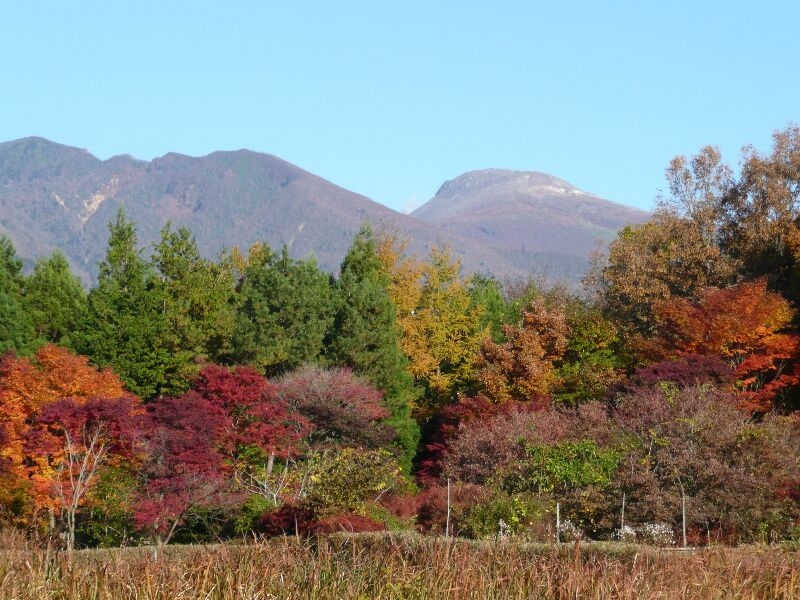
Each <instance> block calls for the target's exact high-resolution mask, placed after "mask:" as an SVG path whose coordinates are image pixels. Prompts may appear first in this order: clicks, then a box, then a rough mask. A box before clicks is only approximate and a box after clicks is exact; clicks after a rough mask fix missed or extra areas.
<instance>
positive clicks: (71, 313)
mask: <svg viewBox="0 0 800 600" xmlns="http://www.w3.org/2000/svg"><path fill="white" fill-rule="evenodd" d="M24 303H25V307H26V308H27V311H28V314H29V315H30V318H31V320H32V322H33V326H34V329H35V332H36V337H37V338H38V339H39V340H40V341H42V342H47V343H53V344H61V345H63V346H66V347H69V348H71V347H72V343H71V336H72V335H73V334H74V333H75V331H76V330H77V329H78V327H79V325H80V323H81V322H82V320H83V319H84V317H85V316H86V291H85V290H84V289H83V286H82V285H81V282H80V280H79V279H78V278H77V277H76V276H75V275H74V274H73V273H72V269H71V268H70V266H69V262H68V261H67V258H66V257H65V256H64V254H63V253H62V252H61V251H60V250H56V251H54V252H53V253H52V254H51V255H50V256H48V257H46V258H42V259H40V260H37V261H36V264H35V265H34V267H33V273H31V275H30V277H28V278H27V279H26V280H25V297H24Z"/></svg>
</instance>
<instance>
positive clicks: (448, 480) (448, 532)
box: [444, 477, 450, 538]
mask: <svg viewBox="0 0 800 600" xmlns="http://www.w3.org/2000/svg"><path fill="white" fill-rule="evenodd" d="M444 537H448V538H449V537H450V478H449V477H448V478H447V522H446V525H445V530H444Z"/></svg>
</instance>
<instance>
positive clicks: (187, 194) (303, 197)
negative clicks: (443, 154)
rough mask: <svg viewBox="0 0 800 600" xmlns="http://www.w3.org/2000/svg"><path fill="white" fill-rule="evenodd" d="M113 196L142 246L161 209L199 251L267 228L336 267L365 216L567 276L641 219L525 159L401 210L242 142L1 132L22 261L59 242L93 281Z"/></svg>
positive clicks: (249, 239) (478, 255) (492, 259)
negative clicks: (172, 145) (152, 146)
mask: <svg viewBox="0 0 800 600" xmlns="http://www.w3.org/2000/svg"><path fill="white" fill-rule="evenodd" d="M120 207H123V208H124V210H125V213H126V215H127V216H128V218H129V219H131V220H132V221H133V222H134V223H135V224H136V228H137V233H138V235H139V241H140V243H141V245H142V247H143V248H145V249H146V248H148V247H149V245H150V244H151V243H152V242H153V241H155V240H157V239H158V237H159V231H160V230H161V228H162V227H163V226H164V224H165V223H167V222H168V221H169V222H172V223H174V224H175V225H185V226H187V227H189V228H190V229H191V230H192V232H193V233H194V234H195V236H196V238H197V242H198V246H199V248H200V250H201V252H202V253H203V254H204V255H206V256H208V257H209V258H213V257H215V256H217V254H218V253H219V251H220V250H221V249H223V248H225V247H228V248H230V247H232V246H234V245H238V246H239V247H240V248H243V249H246V248H247V247H248V246H249V245H250V244H252V243H254V242H257V241H265V242H267V243H268V244H269V245H270V246H271V247H273V248H280V247H282V246H283V245H284V244H285V245H287V246H288V247H289V250H290V254H291V255H292V256H294V257H295V258H303V257H306V256H308V255H310V254H313V255H315V256H316V257H317V260H318V262H319V264H320V266H321V268H323V269H325V270H327V271H330V272H335V271H336V270H337V269H338V267H339V265H340V263H341V261H342V259H343V257H344V255H345V253H346V252H347V249H348V248H349V246H350V243H351V242H352V238H353V235H354V233H355V232H356V231H357V230H358V229H359V227H360V226H361V224H362V223H364V222H370V223H371V224H372V225H373V227H375V228H376V229H378V230H382V231H387V232H390V233H394V234H397V235H399V236H400V237H401V238H405V239H406V240H408V249H409V251H411V252H414V253H418V254H421V255H424V254H426V253H427V249H428V248H429V247H430V246H431V245H432V244H435V245H439V246H443V245H446V246H449V247H450V248H451V249H452V250H453V254H454V256H456V257H457V258H459V259H460V260H461V261H462V264H463V268H464V270H465V271H467V272H483V273H492V274H494V275H496V276H497V277H500V278H527V277H530V276H532V275H533V276H539V277H545V278H548V279H553V280H555V279H559V280H565V281H568V282H576V281H578V280H579V279H580V277H581V275H582V274H583V272H584V271H585V269H586V267H587V265H588V255H589V252H590V251H591V249H592V248H593V247H594V246H595V245H596V243H597V240H601V241H604V242H607V241H608V240H610V239H612V238H613V237H614V236H615V235H616V233H617V231H618V230H619V229H620V228H622V227H623V226H625V225H626V224H628V223H640V222H643V221H645V220H647V219H648V218H649V213H647V212H645V211H641V210H638V209H634V208H630V207H626V206H622V205H619V204H615V203H613V202H610V201H608V200H604V199H602V198H599V197H598V196H595V195H593V194H589V193H586V192H583V191H581V190H578V189H577V188H575V187H574V186H572V185H570V184H569V183H567V182H565V181H562V180H560V179H557V178H555V177H552V176H550V175H546V174H543V173H536V172H523V171H509V170H498V169H488V170H483V171H473V172H470V173H466V174H464V175H461V176H459V177H456V178H455V179H453V180H450V181H447V182H446V183H444V184H443V185H442V187H441V188H440V189H439V191H438V192H437V193H436V195H435V196H434V198H432V199H431V200H430V201H429V202H427V203H426V204H425V205H423V206H422V207H420V208H419V209H417V210H416V211H414V212H413V213H411V214H410V215H405V214H401V213H398V212H396V211H393V210H391V209H389V208H387V207H385V206H383V205H381V204H378V203H377V202H374V201H372V200H370V199H369V198H366V197H364V196H361V195H359V194H356V193H354V192H351V191H348V190H346V189H343V188H341V187H339V186H336V185H335V184H333V183H331V182H329V181H326V180H324V179H322V178H320V177H317V176H316V175H313V174H311V173H309V172H307V171H304V170H303V169H301V168H299V167H296V166H295V165H292V164H290V163H288V162H286V161H284V160H281V159H280V158H277V157H275V156H271V155H269V154H261V153H256V152H251V151H249V150H239V151H233V152H214V153H212V154H209V155H207V156H202V157H190V156H185V155H182V154H175V153H169V154H166V155H164V156H162V157H160V158H156V159H153V160H151V161H142V160H137V159H135V158H132V157H131V156H128V155H122V156H115V157H112V158H110V159H108V160H100V159H98V158H97V157H95V156H93V155H92V154H90V153H89V152H87V151H86V150H81V149H78V148H74V147H71V146H65V145H62V144H57V143H54V142H51V141H48V140H46V139H43V138H37V137H30V138H24V139H20V140H15V141H11V142H6V143H2V144H0V232H5V233H7V234H8V235H9V237H10V238H11V240H12V241H13V242H14V244H15V246H16V248H17V253H18V255H19V256H20V257H21V258H22V259H23V260H24V262H25V263H26V266H28V267H30V265H31V264H32V263H33V261H35V259H36V258H38V257H41V256H45V255H47V254H49V253H50V252H52V251H53V250H54V249H56V248H60V249H61V250H62V251H63V252H64V253H65V254H66V256H67V258H68V259H69V260H70V263H71V264H72V267H73V269H74V270H75V272H76V274H78V275H79V276H80V277H81V279H82V280H83V281H84V282H85V283H87V284H90V283H91V282H92V281H93V279H94V278H95V277H96V274H97V265H98V263H99V261H101V260H102V258H103V257H104V255H105V251H106V244H107V240H108V228H107V226H108V223H109V222H110V221H111V220H113V219H114V217H115V215H116V213H117V211H118V209H119V208H120ZM145 252H146V253H147V250H145Z"/></svg>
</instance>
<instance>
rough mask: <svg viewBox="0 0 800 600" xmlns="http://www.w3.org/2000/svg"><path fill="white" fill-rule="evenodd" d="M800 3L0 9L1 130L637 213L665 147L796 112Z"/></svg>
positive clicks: (742, 133) (165, 1) (735, 150)
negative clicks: (553, 197) (520, 180)
mask: <svg viewBox="0 0 800 600" xmlns="http://www.w3.org/2000/svg"><path fill="white" fill-rule="evenodd" d="M799 7H800V3H797V2H794V1H791V0H786V1H770V0H762V2H759V3H755V2H738V1H735V0H729V1H726V2H724V1H715V0H710V1H702V0H695V1H694V2H688V1H683V0H676V1H672V2H647V1H645V0H639V1H637V2H628V1H619V2H613V1H609V2H590V1H586V2H565V1H562V2H552V1H551V2H536V1H533V0H529V1H527V2H503V1H501V0H500V1H496V2H471V1H468V0H462V1H459V2H449V1H433V0H430V1H428V2H414V1H410V0H407V1H405V2H390V1H386V2H379V1H377V0H375V1H373V2H350V1H347V0H338V1H337V2H303V1H295V2H280V3H277V2H267V1H262V2H255V1H253V2H243V1H240V2H236V1H234V0H229V1H228V2H221V1H220V2H204V1H200V0H194V1H191V2H188V1H181V0H161V1H158V2H152V1H149V0H148V1H141V0H140V1H137V2H120V1H113V0H106V1H104V2H94V1H77V2H62V1H56V0H53V1H49V2H45V1H41V0H27V1H26V2H13V3H7V5H6V6H4V8H3V11H2V19H0V56H1V57H2V58H0V61H1V62H0V66H1V67H2V68H1V69H0V81H2V88H1V93H0V110H1V111H2V113H1V114H2V118H0V141H8V140H12V139H17V138H20V137H25V136H29V135H39V136H43V137H46V138H48V139H51V140H53V141H56V142H60V143H63V144H68V145H72V146H78V147H81V148H86V149H87V150H89V151H90V152H92V153H93V154H95V155H96V156H99V157H100V158H104V159H105V158H108V157H110V156H112V155H115V154H123V153H124V154H131V155H133V156H135V157H137V158H141V159H148V160H149V159H151V158H154V157H157V156H161V155H163V154H165V153H167V152H170V151H175V152H182V153H185V154H190V155H194V156H199V155H203V154H207V153H209V152H212V151H214V150H235V149H239V148H249V149H252V150H257V151H261V152H268V153H271V154H274V155H277V156H279V157H281V158H284V159H286V160H288V161H290V162H292V163H294V164H296V165H298V166H300V167H302V168H304V169H306V170H308V171H311V172H313V173H315V174H317V175H320V176H322V177H325V178H326V179H329V180H331V181H333V182H334V183H336V184H338V185H341V186H343V187H345V188H348V189H351V190H353V191H355V192H359V193H361V194H364V195H366V196H369V197H370V198H372V199H374V200H376V201H378V202H381V203H383V204H386V205H389V206H391V207H392V208H395V209H397V210H405V209H408V208H410V207H413V206H416V205H419V204H421V203H422V202H424V201H425V200H427V199H429V198H430V197H432V196H433V194H434V193H435V192H436V190H437V189H438V187H439V186H440V185H441V184H442V183H443V182H444V181H445V180H447V179H452V178H453V177H456V176H458V175H460V174H461V173H463V172H465V171H469V170H472V169H481V168H488V167H498V168H511V169H522V170H537V171H544V172H547V173H551V174H553V175H556V176H558V177H561V178H563V179H566V180H568V181H570V182H571V183H573V184H575V185H576V186H578V187H580V188H582V189H584V190H586V191H590V192H594V193H596V194H599V195H601V196H604V197H606V198H609V199H611V200H615V201H617V202H622V203H624V204H630V205H634V206H639V207H642V208H651V207H652V206H653V203H654V200H655V198H656V196H657V194H658V190H659V189H663V188H664V187H665V184H664V169H665V167H666V166H667V164H668V162H669V160H670V158H671V157H673V156H675V155H677V154H692V153H694V152H696V151H697V150H698V149H699V148H700V147H702V146H703V145H705V144H716V145H718V146H719V147H720V148H721V149H722V151H723V154H724V155H725V157H726V158H727V160H728V161H729V162H730V163H731V164H733V165H735V164H736V163H737V162H738V159H739V149H740V147H741V146H742V145H744V144H747V143H752V144H754V145H755V146H756V148H758V149H760V150H763V151H768V150H769V147H770V143H771V139H770V138H771V134H772V133H773V132H774V131H775V130H777V129H782V128H784V127H786V126H787V125H788V124H789V123H791V122H797V121H799V120H800V114H799V113H800V77H799V76H798V64H800V60H798V59H800V47H798V45H797V39H798V23H800V8H799Z"/></svg>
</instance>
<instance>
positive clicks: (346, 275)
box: [330, 225, 420, 468]
mask: <svg viewBox="0 0 800 600" xmlns="http://www.w3.org/2000/svg"><path fill="white" fill-rule="evenodd" d="M388 289H389V276H388V274H387V273H386V272H385V271H384V270H383V268H382V264H381V259H380V256H379V254H378V247H377V242H376V240H375V236H374V234H373V232H372V229H371V228H370V227H369V226H368V225H365V226H363V227H362V228H361V231H359V233H358V234H357V235H356V237H355V239H354V241H353V244H352V246H351V247H350V251H349V252H348V253H347V256H346V257H345V259H344V262H343V263H342V268H341V276H340V277H339V280H338V282H337V290H338V292H339V299H340V304H339V309H338V311H337V315H336V322H335V326H334V329H333V335H332V336H331V344H330V352H331V355H332V358H333V360H334V361H335V362H337V363H338V364H342V365H347V366H349V367H352V368H353V370H354V371H355V372H356V373H359V374H360V375H362V376H364V377H366V378H367V379H369V380H370V381H371V382H372V383H374V384H375V385H376V386H377V387H378V388H379V389H381V390H382V391H383V392H384V394H385V397H384V403H385V405H386V408H387V409H388V410H389V413H390V418H389V423H390V424H391V425H392V427H394V429H395V431H396V432H397V441H398V443H399V445H400V447H401V448H402V450H403V455H404V459H405V461H404V462H405V464H406V466H407V467H409V468H410V465H411V460H412V459H413V457H414V454H415V453H416V449H417V444H418V442H419V435H420V432H419V426H418V425H417V422H416V421H415V420H414V419H413V417H412V416H411V405H412V403H413V401H414V399H415V397H416V394H415V390H414V381H413V379H412V378H411V375H410V374H409V373H408V371H407V370H406V367H407V360H406V357H405V355H404V354H403V352H402V351H401V349H400V329H399V327H398V325H397V310H396V307H395V305H394V304H393V303H392V301H391V299H390V298H389V291H388Z"/></svg>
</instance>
